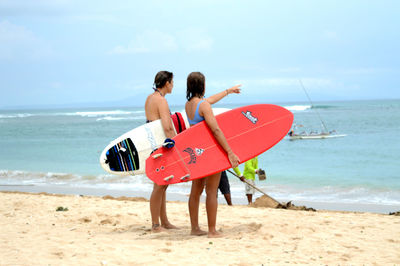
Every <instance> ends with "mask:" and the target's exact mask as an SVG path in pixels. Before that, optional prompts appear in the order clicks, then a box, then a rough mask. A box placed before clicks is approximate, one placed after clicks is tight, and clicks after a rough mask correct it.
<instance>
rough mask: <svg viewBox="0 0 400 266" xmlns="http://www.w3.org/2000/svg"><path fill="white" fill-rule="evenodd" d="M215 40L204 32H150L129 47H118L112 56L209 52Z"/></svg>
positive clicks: (114, 49) (131, 42)
mask: <svg viewBox="0 0 400 266" xmlns="http://www.w3.org/2000/svg"><path fill="white" fill-rule="evenodd" d="M212 45H213V39H212V38H211V37H210V36H208V35H207V34H206V33H205V32H204V31H203V30H194V29H190V30H184V31H180V32H178V33H176V34H169V33H165V32H161V31H159V30H148V31H145V32H143V33H141V34H139V35H137V36H136V37H135V38H134V39H133V40H132V41H130V42H129V44H128V45H118V46H116V47H114V48H113V49H112V50H111V52H110V53H111V54H140V53H153V52H155V53H157V52H174V51H179V50H184V51H186V52H199V51H209V50H211V48H212Z"/></svg>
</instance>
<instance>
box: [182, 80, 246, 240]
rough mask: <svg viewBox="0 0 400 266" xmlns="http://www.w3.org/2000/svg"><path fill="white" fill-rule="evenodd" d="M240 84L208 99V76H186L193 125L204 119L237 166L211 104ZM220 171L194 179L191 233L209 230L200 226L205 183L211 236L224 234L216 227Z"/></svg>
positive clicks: (197, 233) (203, 232) (232, 162)
mask: <svg viewBox="0 0 400 266" xmlns="http://www.w3.org/2000/svg"><path fill="white" fill-rule="evenodd" d="M240 86H241V85H236V86H234V87H232V88H229V89H227V90H224V91H222V92H220V93H217V94H215V95H213V96H211V97H209V98H207V99H204V94H205V77H204V75H203V74H202V73H200V72H192V73H190V74H189V76H188V78H187V90H186V99H187V102H186V105H185V110H186V114H187V116H188V120H189V124H190V125H191V126H193V125H195V124H197V123H199V122H201V121H203V120H205V122H206V124H207V126H208V127H209V128H210V130H211V132H212V134H213V135H214V137H215V139H216V140H217V141H218V143H219V144H220V145H221V147H222V148H223V149H224V151H225V152H226V153H227V155H228V158H229V161H230V163H231V165H232V167H237V166H238V163H239V158H238V157H237V156H236V154H235V153H234V152H233V151H232V149H231V147H230V146H229V144H228V142H227V140H226V138H225V136H224V134H223V132H222V131H221V129H220V128H219V126H218V123H217V120H216V119H215V116H214V114H213V111H212V108H211V105H212V104H214V103H216V102H218V101H219V100H221V99H222V98H224V97H225V96H227V95H229V94H231V93H240ZM220 177H221V173H216V174H213V175H210V176H208V177H205V178H201V179H197V180H193V181H192V188H191V192H190V196H189V202H188V205H189V214H190V223H191V235H205V234H207V232H205V231H203V230H201V229H200V226H199V204H200V196H201V194H202V192H203V189H204V185H205V187H206V210H207V220H208V237H221V234H220V233H219V232H218V231H217V230H216V221H217V209H218V200H217V193H218V185H219V181H220Z"/></svg>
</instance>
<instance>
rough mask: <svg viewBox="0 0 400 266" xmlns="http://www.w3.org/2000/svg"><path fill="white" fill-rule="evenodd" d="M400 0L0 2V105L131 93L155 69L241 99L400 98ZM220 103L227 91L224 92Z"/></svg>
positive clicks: (107, 98) (177, 99)
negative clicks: (196, 74)
mask: <svg viewBox="0 0 400 266" xmlns="http://www.w3.org/2000/svg"><path fill="white" fill-rule="evenodd" d="M399 14H400V2H399V1H385V0H383V1H319V0H318V1H234V0H230V1H208V0H202V1H155V0H147V1H123V0H121V1H75V0H72V1H67V0H38V1H21V0H0V81H1V82H0V92H1V98H0V108H1V107H10V106H26V105H38V106H42V105H65V104H79V103H81V104H82V103H96V102H99V103H100V102H116V101H119V100H123V99H130V101H131V103H132V105H136V106H137V105H142V104H143V103H142V101H143V96H145V95H147V94H149V93H150V92H151V87H152V84H153V81H154V76H155V74H156V73H157V72H158V71H159V70H169V71H172V72H174V74H175V87H174V91H173V96H168V97H169V101H170V104H180V103H182V104H183V103H184V102H185V97H184V95H185V89H186V86H185V84H186V77H187V75H188V74H189V73H190V72H192V71H201V72H203V73H204V74H205V76H206V84H207V94H208V95H210V94H212V93H215V92H218V91H220V90H222V89H225V88H227V87H230V86H233V85H235V84H238V83H241V84H243V90H242V95H241V96H230V97H235V101H239V102H250V103H251V102H254V101H258V102H260V101H261V102H286V101H306V100H307V99H306V97H305V95H304V93H303V91H302V89H301V86H300V84H299V81H298V80H299V79H301V80H302V81H303V83H304V85H305V86H306V88H307V90H308V92H309V94H310V96H311V97H312V99H313V100H315V101H321V100H324V101H330V100H352V99H381V98H397V99H398V98H400V86H399V84H400V63H399V62H400V56H399V47H400V31H399V28H400V16H399ZM225 101H227V102H229V100H225Z"/></svg>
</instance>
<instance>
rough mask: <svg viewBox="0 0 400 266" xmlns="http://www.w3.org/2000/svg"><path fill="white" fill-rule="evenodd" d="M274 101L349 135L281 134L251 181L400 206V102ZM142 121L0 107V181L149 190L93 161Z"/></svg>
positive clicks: (110, 111) (323, 198)
mask: <svg viewBox="0 0 400 266" xmlns="http://www.w3.org/2000/svg"><path fill="white" fill-rule="evenodd" d="M279 105H281V106H284V107H286V108H288V109H289V110H291V111H292V112H293V113H294V121H295V123H296V124H297V125H298V126H299V127H298V129H299V130H305V131H310V130H319V131H320V130H321V123H320V120H319V118H318V115H317V112H318V113H319V115H320V116H321V117H322V118H323V121H324V122H325V124H326V126H327V127H328V129H329V130H336V131H337V132H338V133H339V134H346V135H347V136H346V137H343V138H334V139H319V140H295V141H290V140H288V139H287V138H285V139H283V140H282V141H281V142H280V143H278V144H277V145H276V146H275V147H273V148H272V149H270V150H269V151H267V152H265V153H264V154H262V155H260V157H259V164H260V167H261V168H263V169H265V171H266V173H267V176H268V179H267V181H262V182H260V181H258V183H257V186H259V187H260V188H261V189H263V190H264V191H266V192H267V193H268V194H270V195H271V196H273V197H275V198H277V199H282V200H284V199H285V200H304V201H311V202H313V201H315V202H339V203H371V204H383V205H385V204H387V205H399V206H400V174H399V172H400V164H399V162H398V158H399V157H400V156H399V155H400V141H399V139H398V137H397V134H398V131H399V130H398V129H399V123H400V100H387V101H383V100H382V101H349V102H322V103H315V106H314V107H313V108H311V106H310V105H309V104H307V103H281V104H279ZM218 107H225V108H235V107H237V106H236V105H229V104H227V105H222V106H218ZM182 109H183V107H180V106H178V107H171V110H172V111H173V112H174V111H182ZM144 121H145V116H144V111H143V108H122V107H121V108H100V109H84V108H79V109H64V110H63V109H55V110H12V111H0V129H1V130H0V147H1V148H0V185H3V186H4V185H34V186H45V185H55V186H62V187H86V188H106V189H113V190H130V191H133V192H134V191H141V192H143V191H144V192H146V191H148V192H149V193H150V191H151V189H152V184H151V182H150V181H149V180H148V179H147V177H145V176H135V177H118V176H112V175H109V174H107V173H106V172H105V171H103V169H102V168H101V167H100V165H99V163H98V160H99V156H100V153H101V151H102V150H103V148H104V147H105V146H106V145H107V144H108V143H109V142H110V141H111V140H113V139H114V138H116V137H118V136H120V135H122V134H123V133H124V132H126V131H128V130H130V129H132V128H135V127H137V126H139V125H142V124H143V123H144ZM300 125H302V126H303V127H300ZM230 183H231V191H232V196H233V198H234V199H235V198H239V197H240V198H243V194H244V188H243V184H242V183H241V182H240V181H238V180H237V179H236V178H235V177H232V176H231V178H230ZM189 187H190V184H179V185H173V186H170V188H169V189H168V191H170V192H172V193H180V194H182V195H186V194H188V193H189Z"/></svg>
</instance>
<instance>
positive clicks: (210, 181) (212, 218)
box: [206, 173, 221, 237]
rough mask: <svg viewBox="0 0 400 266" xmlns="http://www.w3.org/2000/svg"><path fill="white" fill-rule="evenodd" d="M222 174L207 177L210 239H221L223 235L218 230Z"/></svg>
mask: <svg viewBox="0 0 400 266" xmlns="http://www.w3.org/2000/svg"><path fill="white" fill-rule="evenodd" d="M220 178H221V173H216V174H214V175H211V176H209V177H207V181H206V193H207V198H206V210H207V220H208V237H220V236H221V234H220V233H218V232H217V230H216V223H217V209H218V198H217V197H216V195H217V193H218V185H219V180H220Z"/></svg>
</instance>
